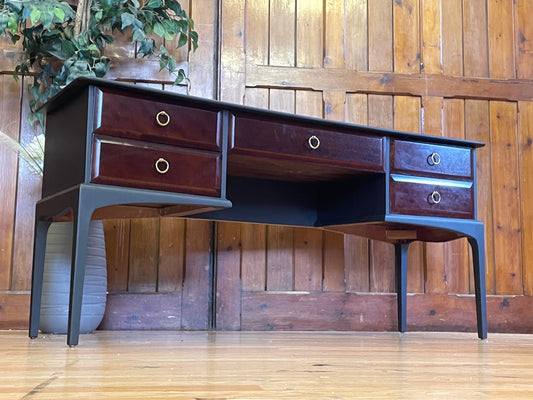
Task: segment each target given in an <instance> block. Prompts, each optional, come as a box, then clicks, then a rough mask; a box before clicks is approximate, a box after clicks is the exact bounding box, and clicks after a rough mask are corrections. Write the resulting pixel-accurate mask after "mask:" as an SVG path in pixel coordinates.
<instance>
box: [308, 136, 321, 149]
mask: <svg viewBox="0 0 533 400" xmlns="http://www.w3.org/2000/svg"><path fill="white" fill-rule="evenodd" d="M307 143H308V144H309V147H311V148H312V149H313V150H316V149H318V148H319V147H320V139H319V138H317V137H316V136H315V135H313V136H311V137H310V138H309V139H308V140H307Z"/></svg>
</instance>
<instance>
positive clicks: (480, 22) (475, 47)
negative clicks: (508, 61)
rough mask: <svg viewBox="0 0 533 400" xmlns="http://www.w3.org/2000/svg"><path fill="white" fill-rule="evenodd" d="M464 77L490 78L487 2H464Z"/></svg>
mask: <svg viewBox="0 0 533 400" xmlns="http://www.w3.org/2000/svg"><path fill="white" fill-rule="evenodd" d="M463 51H464V75H465V76H476V77H487V76H489V68H488V67H489V50H488V40H487V0H468V1H463Z"/></svg>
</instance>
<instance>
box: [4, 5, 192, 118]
mask: <svg viewBox="0 0 533 400" xmlns="http://www.w3.org/2000/svg"><path fill="white" fill-rule="evenodd" d="M116 32H120V33H121V34H123V35H124V34H129V35H131V41H132V42H133V43H136V46H137V54H139V55H141V56H143V57H155V58H157V59H159V67H160V70H167V71H168V72H169V73H170V74H171V75H172V76H173V81H174V84H179V83H181V82H183V81H184V80H186V79H187V78H186V74H185V71H184V70H183V69H181V68H178V65H177V62H176V60H175V58H174V57H173V56H172V55H171V53H170V52H169V51H168V49H167V48H166V47H165V46H164V45H160V46H157V44H156V40H155V39H154V38H157V37H161V38H163V39H165V40H167V41H170V40H174V39H175V38H177V47H182V46H184V45H187V44H188V43H189V41H190V43H191V45H192V48H193V50H196V48H197V46H198V35H197V33H196V32H195V31H194V23H193V21H192V20H191V19H190V18H189V17H188V15H187V13H186V12H185V11H184V10H183V9H182V8H181V6H180V4H179V2H178V1H176V0H92V1H91V0H79V3H77V4H74V5H71V4H69V3H68V2H66V1H62V0H0V35H7V36H9V38H10V39H11V41H12V42H13V43H19V42H20V43H21V45H22V50H23V58H22V59H21V60H20V62H19V64H18V65H17V66H16V68H15V71H14V76H15V78H17V77H18V76H19V75H32V76H33V83H32V84H31V85H30V86H29V90H30V94H31V95H30V110H31V111H30V115H29V120H30V122H31V123H35V122H39V123H40V124H41V125H42V122H43V121H42V118H43V117H42V116H41V115H39V114H37V113H36V110H37V108H38V107H39V106H40V105H41V104H43V103H44V102H46V101H47V100H48V99H49V98H50V97H52V96H53V95H55V94H56V93H57V92H58V91H59V90H61V88H63V87H64V86H66V85H67V84H68V83H70V82H71V81H73V80H74V79H76V78H77V77H80V76H92V77H103V76H104V75H105V74H106V73H107V72H108V71H109V68H110V59H109V58H108V57H106V55H105V51H104V50H105V47H106V45H108V44H110V43H112V42H113V41H114V36H113V34H114V33H116Z"/></svg>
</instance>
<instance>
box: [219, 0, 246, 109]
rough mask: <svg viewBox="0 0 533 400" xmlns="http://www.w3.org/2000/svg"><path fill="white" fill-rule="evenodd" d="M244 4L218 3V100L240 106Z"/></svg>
mask: <svg viewBox="0 0 533 400" xmlns="http://www.w3.org/2000/svg"><path fill="white" fill-rule="evenodd" d="M244 5H245V4H244V2H243V1H241V0H226V1H223V2H220V13H221V15H222V20H221V21H220V32H221V37H220V48H221V50H220V65H221V66H224V68H220V69H219V71H220V80H219V91H220V94H219V96H218V97H219V99H220V100H224V101H229V102H232V103H237V104H242V103H243V101H244V87H245V74H246V64H245V62H246V61H245V60H246V58H245V52H244V36H245V25H244V8H245V7H244Z"/></svg>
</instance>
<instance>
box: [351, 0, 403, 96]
mask: <svg viewBox="0 0 533 400" xmlns="http://www.w3.org/2000/svg"><path fill="white" fill-rule="evenodd" d="M391 3H392V2H391V1H389V0H368V50H369V52H368V70H369V71H383V72H388V71H392V68H393V55H392V49H393V45H392V29H393V22H392V21H393V19H392V4H391ZM347 90H348V89H347ZM349 91H350V92H351V91H353V90H349Z"/></svg>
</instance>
